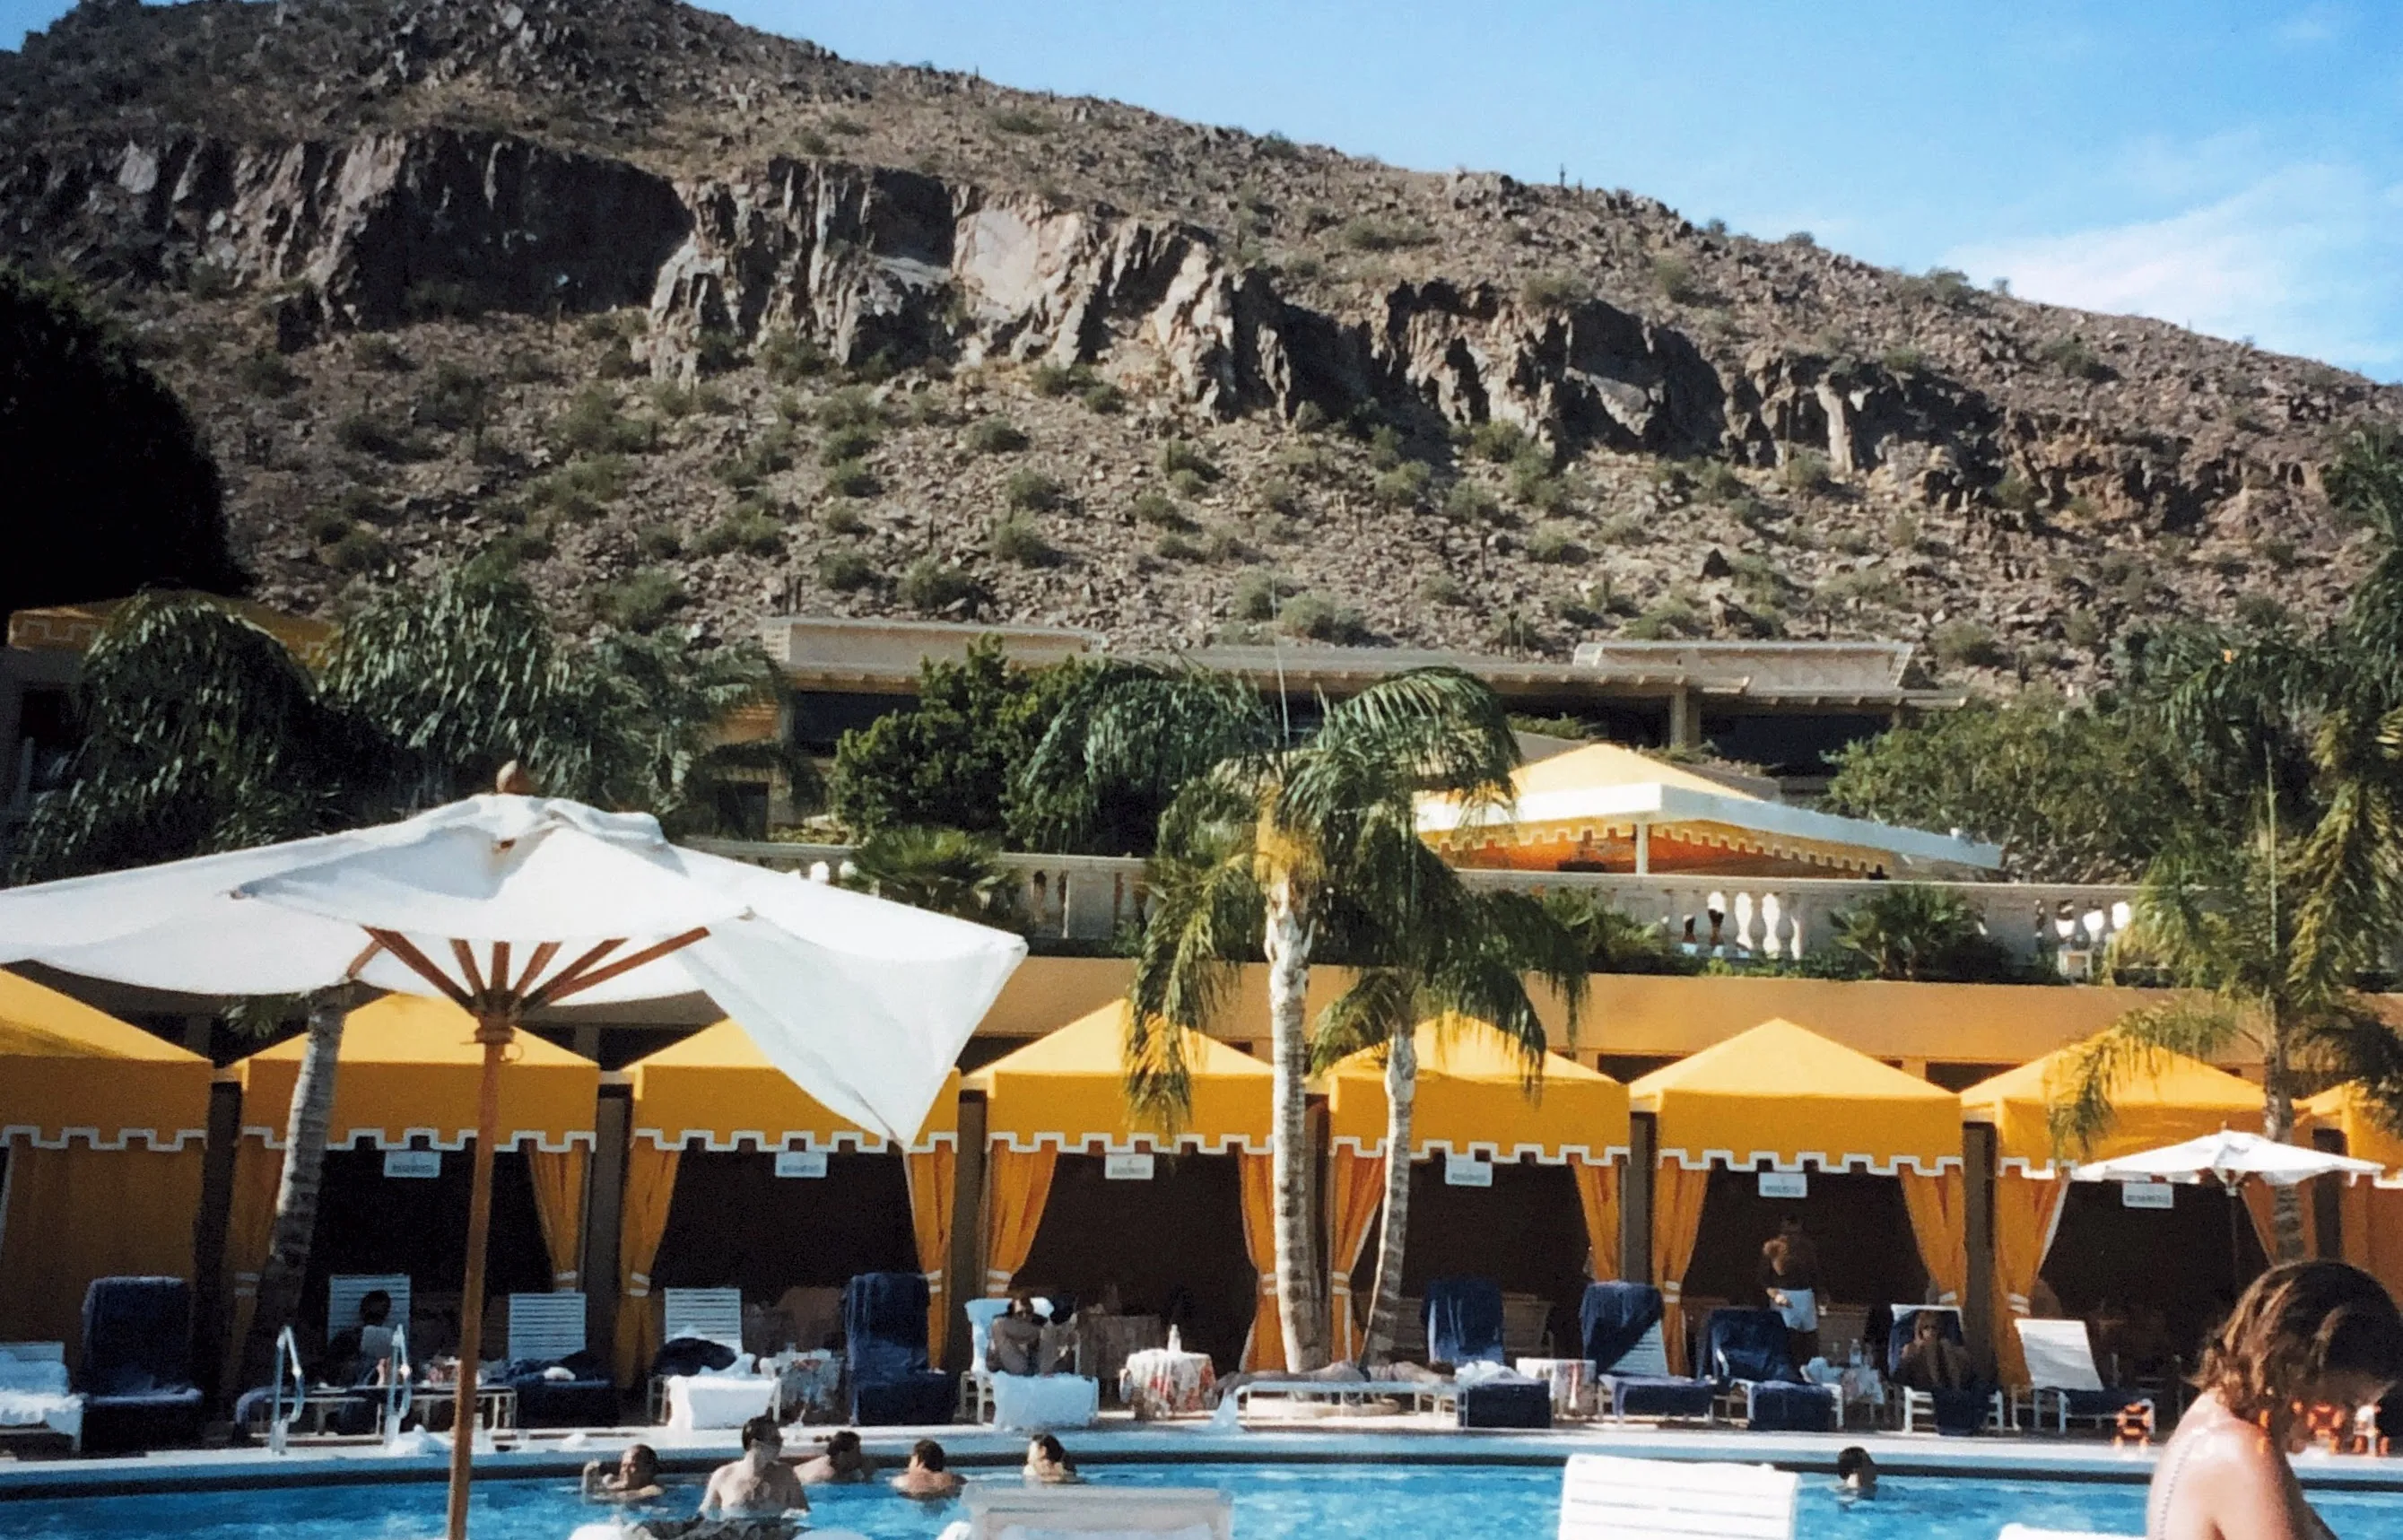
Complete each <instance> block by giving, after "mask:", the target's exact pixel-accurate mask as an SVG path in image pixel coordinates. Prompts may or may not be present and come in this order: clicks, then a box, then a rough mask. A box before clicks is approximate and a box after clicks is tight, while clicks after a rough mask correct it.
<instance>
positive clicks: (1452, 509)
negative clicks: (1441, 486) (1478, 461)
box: [1443, 481, 1502, 524]
mask: <svg viewBox="0 0 2403 1540" xmlns="http://www.w3.org/2000/svg"><path fill="white" fill-rule="evenodd" d="M1443 516H1444V517H1445V518H1446V519H1449V520H1452V522H1454V523H1456V524H1493V523H1498V522H1500V521H1501V519H1502V503H1501V500H1500V499H1499V498H1496V497H1495V496H1494V495H1493V493H1490V492H1488V491H1486V490H1485V489H1484V488H1483V487H1480V486H1479V485H1478V484H1477V483H1476V482H1474V481H1454V482H1453V483H1452V485H1451V487H1449V488H1448V489H1446V491H1445V492H1444V494H1443Z"/></svg>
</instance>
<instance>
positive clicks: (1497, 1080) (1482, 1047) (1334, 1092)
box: [1327, 1017, 1627, 1165]
mask: <svg viewBox="0 0 2403 1540" xmlns="http://www.w3.org/2000/svg"><path fill="white" fill-rule="evenodd" d="M1414 1040H1415V1042H1416V1043H1417V1045H1418V1050H1419V1075H1418V1098H1417V1101H1416V1103H1414V1105H1413V1107H1412V1109H1411V1115H1410V1158H1412V1159H1420V1158H1424V1157H1427V1156H1430V1155H1433V1154H1435V1153H1436V1152H1437V1151H1438V1150H1440V1151H1443V1152H1444V1153H1446V1154H1450V1155H1466V1154H1468V1153H1470V1152H1471V1151H1477V1152H1479V1153H1482V1154H1487V1155H1491V1156H1493V1158H1496V1159H1500V1160H1515V1159H1517V1158H1520V1157H1521V1156H1533V1157H1534V1158H1536V1159H1537V1160H1541V1161H1544V1162H1546V1163H1548V1164H1552V1165H1558V1164H1560V1163H1562V1162H1563V1161H1565V1160H1567V1159H1569V1158H1571V1157H1572V1156H1581V1157H1583V1158H1586V1159H1589V1160H1594V1161H1603V1160H1608V1159H1610V1158H1614V1157H1617V1156H1620V1155H1624V1154H1626V1153H1627V1088H1626V1087H1625V1086H1622V1085H1620V1084H1619V1083H1618V1081H1616V1080H1613V1079H1612V1078H1611V1077H1610V1076H1608V1075H1602V1074H1598V1073H1597V1072H1595V1071H1593V1070H1590V1069H1587V1068H1586V1067H1585V1066H1584V1065H1582V1064H1580V1063H1578V1062H1577V1061H1575V1060H1573V1059H1567V1058H1563V1056H1561V1055H1560V1054H1557V1053H1548V1054H1546V1055H1545V1056H1544V1080H1543V1085H1542V1087H1541V1089H1540V1091H1539V1093H1538V1095H1539V1098H1540V1099H1539V1100H1534V1101H1531V1100H1529V1098H1528V1095H1527V1093H1526V1092H1525V1091H1524V1090H1523V1089H1521V1086H1522V1085H1523V1083H1524V1078H1523V1072H1522V1071H1521V1067H1520V1061H1519V1055H1518V1053H1517V1051H1516V1050H1515V1049H1513V1048H1512V1047H1510V1045H1509V1044H1508V1043H1507V1041H1505V1040H1504V1038H1503V1036H1502V1034H1501V1033H1499V1032H1497V1031H1495V1030H1494V1029H1493V1027H1491V1026H1488V1025H1486V1024H1484V1023H1482V1022H1479V1021H1472V1020H1465V1019H1462V1018H1456V1017H1455V1018H1452V1019H1450V1020H1442V1021H1435V1020H1430V1021H1423V1022H1421V1023H1420V1024H1419V1029H1418V1032H1417V1033H1416V1034H1414ZM1327 1123H1328V1128H1329V1131H1330V1135H1331V1140H1332V1142H1333V1143H1334V1144H1337V1145H1351V1146H1352V1147H1353V1148H1354V1149H1357V1150H1358V1151H1359V1152H1360V1153H1361V1154H1363V1155H1382V1154H1383V1153H1384V1152H1385V1066H1384V1063H1383V1061H1382V1060H1381V1059H1380V1058H1379V1057H1378V1055H1377V1053H1376V1052H1375V1050H1373V1049H1369V1050H1365V1051H1363V1052H1360V1053H1355V1054H1353V1055H1352V1056H1351V1057H1350V1058H1348V1059H1345V1060H1343V1061H1340V1062H1339V1063H1337V1064H1336V1065H1335V1067H1334V1068H1333V1069H1332V1070H1329V1071H1328V1072H1327Z"/></svg>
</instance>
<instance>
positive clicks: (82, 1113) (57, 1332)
mask: <svg viewBox="0 0 2403 1540" xmlns="http://www.w3.org/2000/svg"><path fill="white" fill-rule="evenodd" d="M209 1075H210V1069H209V1061H207V1060H205V1059H203V1058H201V1056H200V1055H198V1054H195V1053H188V1052H186V1051H185V1050H184V1049H182V1048H180V1047H175V1046H174V1044H172V1043H165V1042H161V1041H160V1039H158V1038H156V1037H154V1036H152V1035H151V1034H148V1033H146V1032H144V1031H143V1030H142V1029H141V1028H139V1027H136V1026H132V1025H131V1024H130V1023H127V1022H124V1021H120V1020H118V1019H117V1018H115V1017H113V1016H110V1015H107V1014H106V1013H105V1012H103V1011H98V1010H94V1009H93V1008H92V1007H90V1006H87V1005H84V1004H82V1003H81V1002H80V1001H76V1000H73V999H70V998H69V997H68V996H66V995H63V994H61V993H60V992H57V991H56V990H51V989H46V988H44V987H43V986H41V985H39V984H36V983H35V982H33V981H32V980H31V979H28V978H21V977H19V976H18V975H16V974H13V973H5V972H0V1150H5V1152H6V1160H7V1167H6V1172H5V1175H0V1340H5V1341H20V1340H23V1341H58V1342H64V1343H65V1344H66V1345H67V1351H68V1353H70V1354H71V1355H72V1354H77V1353H80V1351H81V1346H82V1342H81V1339H82V1313H83V1297H84V1291H85V1290H86V1289H87V1288H89V1287H90V1283H91V1281H92V1280H93V1279H95V1278H106V1277H111V1276H115V1275H118V1274H127V1273H135V1274H139V1273H161V1274H172V1275H173V1276H174V1277H177V1278H187V1279H188V1278H190V1277H191V1276H192V1230H193V1226H194V1223H195V1220H196V1219H197V1216H198V1214H199V1211H200V1203H201V1162H202V1159H203V1156H202V1147H203V1145H204V1142H205V1141H206V1139H207V1136H208V1121H209Z"/></svg>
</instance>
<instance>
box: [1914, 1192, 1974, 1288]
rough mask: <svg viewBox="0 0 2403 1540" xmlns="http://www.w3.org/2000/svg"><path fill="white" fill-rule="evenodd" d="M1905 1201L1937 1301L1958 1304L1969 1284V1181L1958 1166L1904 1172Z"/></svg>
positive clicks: (1920, 1256)
mask: <svg viewBox="0 0 2403 1540" xmlns="http://www.w3.org/2000/svg"><path fill="white" fill-rule="evenodd" d="M1901 1181H1902V1203H1903V1207H1904V1208H1905V1209H1907V1210H1909V1211H1910V1234H1911V1238H1912V1239H1913V1240H1915V1241H1917V1242H1919V1260H1920V1262H1921V1263H1922V1264H1923V1265H1924V1266H1925V1267H1926V1269H1927V1276H1928V1279H1929V1281H1930V1282H1932V1283H1935V1285H1936V1289H1937V1302H1938V1303H1939V1304H1945V1305H1957V1304H1959V1303H1960V1302H1961V1296H1962V1293H1963V1292H1964V1291H1965V1290H1966V1289H1967V1288H1968V1286H1969V1180H1968V1177H1967V1176H1966V1175H1965V1174H1964V1173H1963V1172H1960V1171H1959V1170H1957V1169H1953V1170H1948V1171H1945V1172H1942V1173H1941V1174H1939V1175H1936V1176H1922V1175H1920V1174H1919V1173H1918V1172H1912V1171H1906V1172H1902V1173H1901Z"/></svg>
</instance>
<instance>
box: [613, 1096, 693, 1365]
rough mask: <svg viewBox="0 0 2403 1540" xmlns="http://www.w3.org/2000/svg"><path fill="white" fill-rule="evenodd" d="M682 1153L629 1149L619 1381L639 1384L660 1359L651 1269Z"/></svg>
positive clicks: (643, 1142)
mask: <svg viewBox="0 0 2403 1540" xmlns="http://www.w3.org/2000/svg"><path fill="white" fill-rule="evenodd" d="M683 1154H684V1152H683V1151H682V1150H681V1149H672V1150H663V1149H661V1148H660V1147H659V1146H658V1145H654V1144H652V1143H651V1142H650V1141H649V1140H648V1139H635V1140H632V1141H631V1142H629V1143H628V1145H626V1200H625V1204H624V1206H623V1209H622V1210H621V1212H620V1213H619V1214H618V1383H619V1384H621V1385H634V1384H640V1383H641V1382H642V1380H641V1378H640V1377H642V1376H645V1375H647V1374H648V1373H649V1372H650V1367H651V1360H652V1359H653V1358H655V1357H657V1356H658V1355H659V1351H660V1342H659V1335H660V1320H659V1316H658V1314H657V1313H656V1312H655V1311H653V1310H652V1308H651V1264H652V1262H653V1261H654V1260H656V1259H657V1258H658V1256H659V1254H660V1237H661V1236H663V1235H665V1234H667V1232H668V1207H669V1205H670V1204H671V1203H672V1202H674V1199H675V1179H676V1163H677V1161H678V1160H679V1159H680V1158H682V1156H683Z"/></svg>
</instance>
